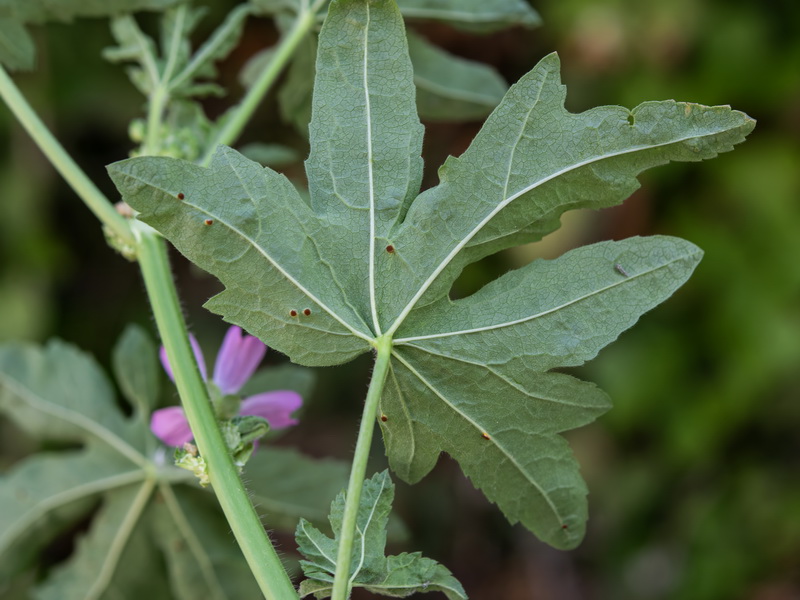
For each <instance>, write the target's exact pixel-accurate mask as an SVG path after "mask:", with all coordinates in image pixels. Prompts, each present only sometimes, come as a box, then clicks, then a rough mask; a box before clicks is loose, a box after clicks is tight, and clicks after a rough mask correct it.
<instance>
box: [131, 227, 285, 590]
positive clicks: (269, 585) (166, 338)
mask: <svg viewBox="0 0 800 600" xmlns="http://www.w3.org/2000/svg"><path fill="white" fill-rule="evenodd" d="M134 233H135V235H136V239H137V251H138V253H137V254H138V260H139V265H140V267H141V269H142V275H143V276H144V282H145V287H146V289H147V295H148V296H149V298H150V303H151V305H152V307H153V315H154V316H155V320H156V325H157V326H158V331H159V333H160V334H161V339H162V341H163V343H164V347H165V348H166V351H167V356H168V357H169V362H170V366H171V367H172V372H173V374H174V376H175V384H176V385H177V387H178V393H179V394H180V397H181V402H182V403H183V408H184V410H185V411H186V418H187V419H188V421H189V425H190V427H191V428H192V433H193V434H194V437H195V441H196V443H197V447H198V449H199V450H200V454H201V456H202V457H203V458H204V459H205V461H206V464H207V465H208V473H209V477H210V479H211V484H212V486H213V488H214V492H215V493H216V495H217V499H218V500H219V503H220V506H221V507H222V510H223V512H224V513H225V517H226V518H227V520H228V524H229V525H230V527H231V530H232V531H233V535H234V536H235V537H236V540H237V541H238V542H239V546H240V547H241V549H242V553H243V554H244V556H245V559H247V563H248V564H249V566H250V569H251V571H252V572H253V575H254V577H255V579H256V581H257V582H258V584H259V586H260V587H261V591H262V592H263V594H264V596H265V597H266V598H267V599H268V600H296V599H297V597H298V596H297V592H296V591H295V589H294V587H293V586H292V582H291V580H290V579H289V576H288V575H287V574H286V571H285V570H284V568H283V565H282V564H281V561H280V559H279V558H278V555H277V553H276V552H275V548H274V547H273V546H272V543H271V542H270V540H269V537H268V536H267V534H266V532H265V531H264V527H263V526H262V525H261V520H260V519H259V517H258V514H257V513H256V511H255V509H254V508H253V505H252V504H251V503H250V499H249V498H248V496H247V492H246V491H245V489H244V485H243V484H242V481H241V479H240V478H239V474H238V472H237V470H236V467H235V466H234V464H233V460H232V459H231V457H230V454H229V453H228V448H227V446H226V445H225V441H224V440H223V438H222V434H221V433H220V430H219V427H218V426H217V423H216V420H215V418H214V413H213V409H212V407H211V402H210V401H209V398H208V393H207V391H206V386H205V383H204V382H203V380H202V378H201V376H200V372H199V370H198V368H197V363H196V362H195V359H194V354H193V353H192V350H191V347H190V345H189V341H188V336H187V333H186V324H185V322H184V319H183V313H182V312H181V309H180V304H179V303H178V295H177V293H176V291H175V286H174V283H173V281H172V274H171V273H170V270H169V263H168V259H167V252H166V246H165V245H164V242H163V240H162V239H161V238H160V236H159V235H158V234H157V233H156V232H155V231H154V230H152V229H150V227H148V226H147V225H144V224H143V223H140V222H138V221H137V222H135V225H134Z"/></svg>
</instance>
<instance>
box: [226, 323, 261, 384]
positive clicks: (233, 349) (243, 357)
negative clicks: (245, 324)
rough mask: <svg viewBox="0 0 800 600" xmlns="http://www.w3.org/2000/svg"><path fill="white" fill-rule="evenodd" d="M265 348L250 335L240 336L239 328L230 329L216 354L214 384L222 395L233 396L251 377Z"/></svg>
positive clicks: (240, 330)
mask: <svg viewBox="0 0 800 600" xmlns="http://www.w3.org/2000/svg"><path fill="white" fill-rule="evenodd" d="M266 352H267V347H266V346H265V345H264V342H262V341H261V340H259V339H258V338H255V337H253V336H252V335H245V336H243V335H242V329H241V327H235V326H234V327H231V328H230V329H228V332H227V333H226V334H225V339H224V340H223V341H222V346H220V349H219V354H217V362H216V364H215V365H214V383H216V384H217V387H218V388H219V389H220V391H221V392H222V393H223V394H235V393H236V392H238V391H239V390H240V389H242V386H243V385H244V384H245V383H246V382H247V380H248V379H250V377H251V376H252V375H253V373H254V372H255V370H256V369H257V368H258V365H259V364H260V363H261V359H263V358H264V354H265V353H266Z"/></svg>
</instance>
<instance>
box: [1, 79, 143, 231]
mask: <svg viewBox="0 0 800 600" xmlns="http://www.w3.org/2000/svg"><path fill="white" fill-rule="evenodd" d="M0 96H2V98H3V100H5V102H6V104H8V107H9V108H10V109H11V112H13V113H14V116H16V117H17V119H18V120H19V122H20V123H21V124H22V126H23V127H24V128H25V130H26V131H27V132H28V134H29V135H30V136H31V137H32V138H33V141H34V142H36V144H37V145H38V146H39V149H40V150H41V151H42V152H43V153H44V155H45V156H46V157H47V158H48V159H49V160H50V162H51V163H53V166H54V167H55V168H56V170H57V171H58V172H59V173H60V174H61V176H62V177H63V178H64V179H65V180H66V181H67V183H68V184H69V185H70V186H71V187H72V189H73V190H74V191H75V193H76V194H77V195H78V196H79V197H80V199H81V200H83V202H84V204H86V206H88V207H89V210H91V211H92V212H93V213H94V214H95V216H97V218H98V219H100V221H102V223H103V224H104V225H105V226H106V227H108V229H109V230H111V232H112V233H113V234H114V236H115V237H116V238H117V239H118V240H119V241H121V242H122V243H123V244H125V245H132V244H133V236H132V235H131V230H130V227H129V226H128V222H127V221H126V220H125V219H124V218H123V217H122V216H121V215H120V214H119V213H118V212H117V211H116V209H115V208H114V205H113V204H112V203H111V201H110V200H109V199H108V198H106V197H105V195H104V194H103V192H101V191H100V190H99V189H97V186H96V185H95V184H94V183H92V181H91V180H90V179H89V178H88V177H87V176H86V174H85V173H84V172H83V171H82V170H81V168H80V167H79V166H78V165H77V164H76V163H75V161H74V160H72V157H71V156H70V155H69V154H67V152H66V151H65V150H64V148H63V147H62V146H61V144H59V143H58V140H56V138H55V137H53V134H52V133H50V130H49V129H47V126H45V124H44V123H43V122H42V120H41V119H40V118H39V115H37V114H36V113H35V112H34V110H33V109H32V108H31V106H30V104H28V101H27V100H25V97H24V96H23V95H22V94H21V93H20V91H19V89H18V88H17V86H16V85H15V84H14V81H13V80H12V79H11V78H10V77H9V76H8V73H6V72H5V70H4V69H3V68H2V67H0Z"/></svg>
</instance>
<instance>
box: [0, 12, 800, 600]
mask: <svg viewBox="0 0 800 600" xmlns="http://www.w3.org/2000/svg"><path fill="white" fill-rule="evenodd" d="M211 6H212V10H211V14H210V15H209V17H208V18H207V19H206V23H207V27H208V28H210V27H211V26H212V25H213V24H214V23H216V22H218V21H219V20H220V19H221V17H222V15H224V14H225V12H226V11H227V9H228V7H229V4H228V3H225V2H223V1H222V0H219V1H218V2H217V3H215V4H212V5H211ZM535 8H537V10H539V11H540V13H541V15H542V17H543V20H544V26H543V27H541V28H539V29H537V30H525V29H519V28H517V29H510V30H506V31H502V32H498V33H494V34H491V35H489V36H488V37H483V38H476V37H475V36H473V35H471V34H468V33H464V32H460V31H457V30H454V29H451V28H448V27H446V26H439V25H430V24H421V25H419V26H418V27H417V30H418V31H419V32H421V33H422V34H423V35H424V36H426V37H428V38H429V39H432V40H434V41H435V42H436V43H438V44H440V45H442V46H444V47H445V48H447V49H449V50H450V51H451V52H453V53H455V54H458V55H461V56H465V57H468V58H472V59H475V60H480V61H483V62H486V63H489V64H492V65H494V66H495V67H496V68H497V69H498V70H499V71H500V72H501V73H502V74H503V75H504V76H505V77H506V79H508V81H509V82H513V81H515V80H516V79H517V78H518V77H519V76H520V75H522V74H523V73H524V72H526V71H527V70H529V69H530V68H531V67H532V66H533V65H534V64H535V63H536V61H537V60H538V59H539V58H541V57H542V56H544V55H545V54H547V53H549V52H551V51H553V50H557V51H558V52H559V53H560V55H561V58H562V63H563V79H564V82H565V83H566V84H567V86H568V90H569V94H568V99H567V107H568V108H569V109H570V110H572V111H576V112H577V111H581V110H585V109H587V108H590V107H592V106H595V105H598V104H623V105H625V106H628V107H633V106H635V105H636V104H638V103H640V102H643V101H647V100H661V99H667V98H674V99H676V100H688V101H693V102H699V103H703V104H730V105H732V106H733V107H734V108H736V109H739V110H743V111H745V112H747V113H748V114H750V116H752V117H754V118H755V119H757V120H758V126H757V128H756V130H755V132H754V133H753V134H752V135H751V136H750V139H749V140H748V141H747V142H746V143H745V144H743V145H742V146H739V147H737V149H736V150H735V151H734V152H733V153H730V154H724V155H722V156H720V157H719V158H717V159H715V160H713V161H710V162H707V163H700V164H698V163H692V164H681V165H668V166H665V167H661V168H659V169H656V170H654V171H651V172H647V173H645V174H644V176H643V177H642V178H641V180H642V184H643V185H642V189H641V190H640V191H638V192H637V193H636V194H635V195H634V196H633V197H632V198H631V199H630V200H628V201H627V202H626V203H625V204H624V205H623V206H621V207H618V208H614V209H609V210H605V211H600V212H586V213H584V212H577V213H570V214H568V215H567V216H566V217H565V218H564V220H563V221H564V227H562V229H561V230H559V231H558V232H556V233H555V234H553V235H552V236H550V237H548V238H547V239H545V240H544V241H543V242H541V243H539V244H535V245H532V246H530V247H521V248H517V249H514V250H513V251H508V252H505V253H503V254H501V255H498V256H494V257H490V258H488V259H486V260H484V261H482V262H481V263H479V264H477V265H475V266H473V267H471V268H470V269H468V270H467V271H466V272H465V273H464V275H463V276H462V278H461V279H460V281H459V282H458V289H457V290H455V293H457V294H459V295H464V294H468V293H470V292H471V291H474V290H475V289H477V288H479V287H480V286H481V285H482V284H483V283H485V282H486V281H488V280H490V279H492V278H493V277H496V276H497V274H498V273H500V272H503V271H504V270H507V269H509V268H513V267H515V266H519V265H521V264H524V263H526V262H528V261H529V260H531V259H533V258H535V257H553V256H556V255H558V254H560V253H561V252H563V251H564V250H566V249H569V248H571V247H575V246H578V245H583V244H586V243H591V242H594V241H598V240H601V239H621V238H625V237H628V236H631V235H648V234H656V233H659V234H668V235H675V236H679V237H684V238H686V239H688V240H690V241H692V242H694V243H696V244H697V245H699V246H700V247H702V248H703V249H704V250H705V252H706V255H705V258H704V260H703V262H702V263H701V265H700V267H699V268H698V270H697V272H696V274H695V276H694V277H693V278H692V279H691V280H690V281H689V283H688V284H686V285H685V286H684V288H683V289H681V290H680V291H679V292H678V293H677V294H676V295H675V296H674V297H673V298H672V299H671V300H670V301H668V302H667V303H666V304H664V305H663V306H661V307H659V308H658V309H656V310H655V311H653V312H652V313H650V314H648V315H645V317H644V318H643V319H642V320H641V321H640V323H639V324H638V325H637V326H636V327H635V328H634V329H633V330H631V331H629V332H626V333H625V334H623V335H622V336H621V338H620V340H619V341H618V342H617V343H616V344H614V345H612V346H611V347H609V348H607V349H606V350H605V351H603V352H602V353H601V354H600V356H599V357H598V358H597V359H595V360H594V361H593V362H592V363H590V364H588V365H586V366H585V367H583V368H581V369H578V370H576V371H577V372H576V374H577V375H578V376H580V377H583V378H586V379H589V380H592V381H595V382H597V383H598V384H600V385H601V387H603V388H604V389H605V390H606V391H607V392H608V393H609V394H610V395H611V397H612V399H613V401H614V404H615V406H614V409H613V410H612V411H611V412H610V413H608V414H607V415H606V416H604V417H603V418H601V419H600V420H599V422H598V423H596V424H594V425H592V426H589V427H586V428H584V429H582V430H579V431H576V432H573V433H572V434H570V436H569V437H570V438H571V441H572V443H573V447H574V448H575V450H576V453H577V454H578V457H579V459H580V462H581V464H582V469H583V473H584V476H585V478H586V479H587V481H588V483H589V488H590V491H591V494H590V496H589V502H590V514H591V520H590V524H589V533H588V535H587V538H586V541H585V542H584V544H583V545H582V546H581V547H580V548H579V549H577V550H575V551H573V552H568V553H563V552H558V551H555V550H552V549H550V548H548V547H546V546H544V545H543V544H541V543H539V542H538V541H536V540H535V538H533V536H532V535H530V534H529V533H527V532H526V531H525V530H524V529H522V528H521V527H519V526H514V527H511V526H509V525H508V524H507V523H506V522H505V521H504V519H503V517H502V515H501V514H500V513H499V511H498V510H496V508H495V507H493V506H491V505H490V504H489V503H488V502H487V501H486V500H485V499H484V498H483V496H482V495H481V494H480V493H479V492H476V491H475V490H473V489H472V487H471V485H470V484H469V482H468V481H467V480H466V479H465V478H464V477H463V475H461V473H460V471H459V469H458V467H457V465H456V464H455V463H454V462H453V461H451V460H450V459H449V458H447V457H442V459H441V460H440V464H439V465H438V466H437V468H436V470H435V472H434V473H433V474H432V475H430V476H428V477H427V478H426V479H425V480H423V482H421V483H420V484H418V485H417V486H415V487H414V488H410V487H409V486H406V485H405V484H402V483H398V500H397V510H398V512H399V513H400V514H401V516H402V517H403V518H404V519H405V520H406V522H407V524H408V526H409V529H410V531H411V533H412V536H413V540H414V541H413V543H412V544H411V546H409V545H405V546H403V547H401V548H400V549H402V550H423V551H424V552H425V553H426V554H428V555H430V556H431V557H433V558H436V559H438V560H441V561H442V562H443V563H444V564H445V565H447V566H448V567H449V568H450V569H451V570H452V571H453V572H454V574H455V575H456V576H457V577H458V578H459V579H460V580H461V581H462V582H463V584H464V585H465V587H466V589H467V590H468V591H469V592H470V595H471V597H472V598H474V599H475V600H495V599H503V600H539V599H542V600H550V599H553V600H562V599H563V600H573V599H575V600H579V599H587V600H606V599H611V600H615V599H621V600H625V599H648V600H649V599H679V600H695V599H697V600H717V599H719V600H727V599H739V598H741V599H748V600H797V599H798V598H800V435H798V429H800V266H798V260H800V4H798V3H797V2H796V0H783V1H781V0H764V1H761V2H754V1H751V2H747V1H745V0H673V1H671V2H653V1H645V2H642V1H637V0H599V1H596V2H589V1H587V0H537V2H536V3H535ZM145 20H146V19H145ZM201 29H202V28H201ZM36 36H37V44H38V47H39V65H38V68H37V70H36V72H34V73H32V74H20V75H17V76H16V77H15V79H16V81H17V82H18V84H19V85H20V87H21V88H22V89H23V91H24V93H25V94H26V95H27V96H28V97H29V98H30V100H31V102H32V103H33V104H34V106H35V107H36V108H37V109H38V110H39V111H40V113H41V114H42V115H43V116H44V118H45V119H46V121H47V122H48V123H49V124H50V126H51V127H52V128H53V130H54V131H55V133H56V134H57V136H58V137H59V139H61V140H62V142H63V143H64V145H65V146H66V147H67V149H68V150H69V151H70V152H72V153H73V154H74V155H75V156H76V158H77V160H78V162H79V164H81V165H82V166H83V167H84V168H85V169H86V170H87V172H88V173H89V174H90V176H92V177H93V178H94V179H95V181H96V182H98V184H99V185H100V187H101V189H103V191H104V192H106V193H107V194H109V195H110V196H111V197H114V196H113V194H114V188H113V186H112V185H111V183H110V181H109V180H108V179H107V177H106V176H105V171H104V166H105V165H106V164H108V163H110V162H113V161H115V160H118V159H121V158H124V157H126V155H127V152H128V149H129V147H130V143H129V141H128V138H127V124H128V122H129V121H130V119H132V118H134V117H137V116H139V114H140V111H141V108H142V105H143V100H142V98H141V97H139V96H138V95H137V93H136V92H135V91H134V90H133V88H132V86H131V85H130V84H129V82H128V80H127V78H126V77H125V75H124V73H123V72H122V70H121V69H119V68H117V67H114V66H111V65H108V64H106V63H104V62H103V61H102V59H100V57H99V53H100V50H101V49H102V48H103V47H105V46H107V45H110V43H111V38H110V35H109V33H108V27H107V24H106V23H104V22H101V21H81V22H79V23H77V24H76V25H73V26H66V25H51V26H47V27H44V28H38V29H37V30H36ZM276 37H277V34H276V32H275V29H274V28H273V27H272V25H271V24H270V23H268V22H258V21H256V22H252V23H250V24H249V25H248V27H247V29H246V35H245V39H244V41H243V43H242V44H241V46H240V48H239V49H238V50H237V51H236V52H235V53H234V55H233V56H232V57H231V58H229V59H228V60H227V61H226V62H225V63H224V65H223V80H224V81H225V82H227V84H228V85H229V86H230V89H231V90H233V91H232V94H238V93H239V92H240V88H238V87H237V73H238V70H239V69H240V67H241V66H242V65H243V64H244V62H246V60H247V58H248V57H249V56H250V55H251V54H252V53H253V52H255V51H257V50H259V49H261V48H263V47H265V46H268V45H271V44H272V43H274V41H275V40H276ZM229 102H230V99H215V100H213V101H209V102H208V103H207V110H208V112H209V113H211V114H216V113H218V112H220V111H221V110H222V109H223V108H224V107H225V106H226V105H227V103H229ZM479 126H480V124H479V123H466V124H458V125H454V124H430V125H429V127H428V130H427V134H426V140H425V160H426V165H427V167H426V178H425V183H424V185H425V186H430V185H433V184H435V182H436V169H437V167H438V166H439V165H440V164H441V163H442V162H443V160H444V158H445V157H446V156H447V155H448V154H459V153H460V152H462V151H463V150H464V149H465V148H466V146H467V145H468V143H469V141H470V140H471V139H472V137H473V136H474V134H475V132H476V131H477V129H478V128H479ZM255 140H260V141H269V142H280V143H284V144H287V145H289V146H292V147H294V148H296V149H298V150H299V151H300V152H301V154H304V153H305V152H306V151H307V148H306V145H305V144H306V142H305V140H304V138H303V137H302V136H300V135H298V134H297V133H295V132H294V131H293V130H292V129H291V127H289V126H287V125H285V124H284V123H282V122H281V120H280V117H279V116H278V111H277V105H276V102H275V99H274V97H271V98H270V99H269V100H268V101H267V102H266V103H265V104H264V106H263V110H262V111H261V112H260V113H259V115H258V117H257V118H256V119H255V120H254V122H253V124H252V126H251V127H250V128H249V130H248V131H247V133H246V136H245V139H244V140H243V142H246V141H255ZM287 171H288V172H289V174H290V175H293V176H297V177H302V165H301V164H298V165H293V166H290V167H289V168H288V169H287ZM0 205H2V207H3V212H2V218H0V340H11V339H15V340H16V339H25V340H32V341H43V340H45V339H47V338H49V337H51V336H58V337H61V338H64V339H66V340H69V341H71V342H73V343H75V344H77V345H79V346H80V347H82V348H83V349H85V350H88V351H90V352H92V353H94V354H95V355H96V356H97V357H98V358H99V359H100V360H101V362H103V364H105V365H108V357H109V353H110V349H111V346H112V345H113V343H114V341H115V340H116V338H117V337H118V335H119V334H120V333H121V331H122V329H123V327H124V325H125V323H127V322H129V321H136V322H139V323H141V324H143V325H145V326H147V327H149V328H150V329H151V331H152V330H153V326H152V322H151V318H150V316H149V312H148V308H147V305H146V299H145V295H144V292H143V286H142V284H141V281H140V278H139V274H138V270H137V268H136V266H135V265H133V264H131V263H128V262H126V261H125V260H123V259H122V258H120V257H119V256H117V255H115V254H114V253H113V252H112V251H111V250H110V249H108V247H107V246H106V245H105V241H104V238H103V235H102V233H101V231H100V228H99V227H98V225H97V223H96V221H95V220H94V218H93V217H92V215H91V214H90V213H89V212H88V210H86V209H85V208H84V207H83V206H82V205H81V203H80V202H79V201H78V200H77V198H75V197H74V195H73V194H72V192H71V191H70V190H69V188H68V187H67V186H66V184H64V183H63V182H62V181H61V180H60V178H59V177H58V176H57V175H56V174H55V173H54V171H53V170H52V169H51V168H50V166H49V165H48V163H47V162H46V160H45V159H44V158H43V157H42V155H41V154H40V153H39V151H38V150H37V149H36V147H35V146H34V145H33V143H32V142H31V141H30V140H29V138H28V137H27V135H26V134H25V133H24V132H23V131H22V130H21V129H20V128H19V127H18V126H17V125H15V124H13V123H12V120H11V117H10V115H9V113H8V111H7V110H6V109H5V108H4V107H3V108H0ZM174 263H175V273H176V276H177V278H178V280H179V285H180V290H181V294H182V300H183V303H184V306H185V309H186V314H187V316H188V319H189V321H190V323H191V325H192V328H193V330H194V331H195V333H196V334H197V336H198V337H199V338H200V339H201V342H202V343H203V345H205V346H207V347H208V348H214V347H216V346H217V344H218V342H219V339H220V338H221V336H222V334H223V332H224V329H225V325H224V324H223V323H222V322H221V321H220V320H219V319H218V318H217V317H216V316H214V315H211V314H209V313H207V312H206V311H205V310H204V309H203V308H202V307H201V305H202V303H203V302H204V301H205V300H206V299H207V298H208V297H209V296H211V295H213V294H214V293H215V292H216V291H218V289H219V286H218V284H217V283H216V282H215V281H213V280H212V279H210V278H209V277H207V276H205V275H204V274H202V273H200V272H199V271H198V270H196V269H194V268H193V267H191V266H190V265H187V264H186V263H185V262H184V261H183V260H182V259H181V258H180V257H179V256H175V261H174ZM285 360H286V359H285V358H284V357H281V356H278V354H277V353H272V354H271V355H270V356H269V357H268V361H269V362H273V363H279V362H283V361H285ZM369 366H370V365H369V360H368V359H367V357H362V359H360V360H357V361H355V362H354V363H352V364H349V365H346V366H342V367H338V368H336V369H326V370H322V371H320V372H319V374H318V375H319V379H318V385H317V389H316V392H315V393H314V395H313V396H312V397H311V398H309V399H308V400H307V406H306V408H305V410H304V413H303V418H302V425H301V426H300V427H298V428H296V429H295V430H294V431H292V432H291V433H290V434H289V435H287V436H286V437H284V438H282V439H281V442H280V443H282V444H287V445H295V446H298V447H300V448H301V449H303V450H305V451H306V452H308V453H309V454H312V455H316V456H323V455H334V456H337V457H340V458H345V459H346V458H348V457H349V456H350V454H351V452H352V448H353V445H354V442H355V435H356V428H357V419H358V415H359V414H360V405H361V401H362V399H363V396H364V394H365V392H366V382H367V376H368V372H369ZM29 451H31V448H30V446H29V444H27V443H26V441H25V439H24V438H22V437H21V436H20V435H19V434H18V432H16V431H13V430H12V429H11V427H10V426H9V425H8V424H7V423H4V422H2V421H0V468H4V467H6V466H8V465H9V464H11V463H13V461H15V460H16V459H18V458H19V457H20V456H22V455H24V454H25V453H27V452H29ZM384 462H385V459H384V458H383V454H382V450H381V447H380V445H379V444H376V447H375V448H374V467H375V468H376V469H377V468H382V467H383V465H384ZM281 545H282V547H283V548H290V547H292V542H291V540H290V539H288V538H286V539H284V540H282V542H281ZM431 597H433V595H431Z"/></svg>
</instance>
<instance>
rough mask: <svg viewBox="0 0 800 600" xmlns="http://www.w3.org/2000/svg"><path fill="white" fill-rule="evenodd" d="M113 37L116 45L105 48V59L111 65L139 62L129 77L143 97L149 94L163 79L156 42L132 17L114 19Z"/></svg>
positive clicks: (129, 72)
mask: <svg viewBox="0 0 800 600" xmlns="http://www.w3.org/2000/svg"><path fill="white" fill-rule="evenodd" d="M111 34H112V35H113V36H114V40H115V41H116V42H117V45H116V46H111V47H108V48H105V49H103V58H105V59H106V60H107V61H109V62H112V63H121V62H126V61H133V62H137V63H139V64H138V65H137V66H129V67H128V68H127V73H128V77H129V78H130V80H131V81H132V82H133V84H134V85H135V86H136V88H137V89H138V90H139V91H140V92H141V93H142V94H144V95H148V94H150V93H151V92H152V91H153V90H154V89H155V87H156V86H157V85H158V82H159V80H160V78H161V71H160V68H159V66H158V58H157V52H156V46H155V42H154V41H153V39H152V38H151V37H150V36H148V35H145V33H144V32H143V31H142V30H141V29H140V28H139V24H138V23H137V22H136V19H134V18H133V17H132V16H131V15H122V16H119V17H116V18H114V19H112V20H111Z"/></svg>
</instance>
